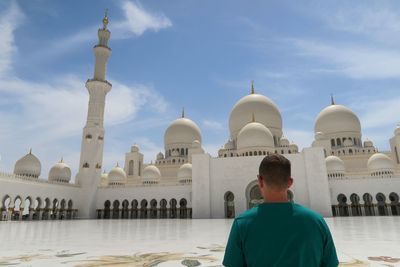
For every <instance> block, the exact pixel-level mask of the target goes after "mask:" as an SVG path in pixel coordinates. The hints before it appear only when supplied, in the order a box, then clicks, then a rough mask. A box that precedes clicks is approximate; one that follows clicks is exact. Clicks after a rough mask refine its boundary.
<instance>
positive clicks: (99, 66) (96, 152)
mask: <svg viewBox="0 0 400 267" xmlns="http://www.w3.org/2000/svg"><path fill="white" fill-rule="evenodd" d="M107 25H108V15H107V11H106V13H105V15H104V18H103V27H102V28H100V29H99V30H98V38H99V42H98V44H97V45H95V46H94V47H93V52H94V55H95V58H96V60H95V68H94V75H93V78H92V79H88V80H87V81H86V88H87V90H88V91H89V108H88V115H87V120H86V125H85V127H84V128H83V136H82V145H81V158H80V165H79V172H78V174H77V177H76V183H77V184H79V185H80V186H81V187H82V189H83V190H84V192H82V193H83V194H84V195H83V197H85V198H87V199H86V200H85V201H84V203H85V202H86V203H85V206H82V207H81V210H79V214H80V215H79V217H83V218H89V217H93V215H94V213H95V206H94V201H95V195H96V191H97V186H98V185H99V182H100V178H101V168H102V162H103V145H104V108H105V100H106V95H107V93H108V92H109V91H110V90H111V86H112V85H111V83H109V82H108V81H107V80H106V77H105V76H106V65H107V60H108V57H109V56H110V54H111V49H110V48H109V47H108V40H109V39H110V31H109V30H108V29H107Z"/></svg>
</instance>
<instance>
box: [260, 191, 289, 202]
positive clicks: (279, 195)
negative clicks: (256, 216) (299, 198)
mask: <svg viewBox="0 0 400 267" xmlns="http://www.w3.org/2000/svg"><path fill="white" fill-rule="evenodd" d="M264 200H265V202H268V203H283V202H288V201H289V200H288V197H287V191H286V190H285V191H279V192H277V191H267V192H265V195H264Z"/></svg>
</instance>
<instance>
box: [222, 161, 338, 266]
mask: <svg viewBox="0 0 400 267" xmlns="http://www.w3.org/2000/svg"><path fill="white" fill-rule="evenodd" d="M290 169H291V166H290V161H289V160H288V159H286V158H285V157H284V156H281V155H277V154H273V155H269V156H266V157H265V158H264V159H263V160H262V162H261V164H260V168H259V175H258V186H259V188H260V192H261V194H262V196H263V198H264V200H265V203H262V204H260V205H258V206H257V207H254V208H252V209H250V210H248V211H246V212H244V213H243V214H241V215H239V216H238V217H237V218H236V219H235V220H234V222H233V225H232V229H231V233H230V235H229V240H228V244H227V247H226V251H225V257H224V261H223V264H224V265H225V266H227V267H242V266H247V267H256V266H257V267H258V266H262V267H269V266H274V267H275V266H276V267H278V266H279V267H281V266H283V267H285V266H289V267H291V266H293V267H314V266H315V267H325V266H326V267H336V266H338V264H339V262H338V259H337V256H336V250H335V245H334V243H333V240H332V236H331V233H330V231H329V228H328V226H327V225H326V223H325V221H324V219H323V218H322V216H321V215H319V214H317V213H315V212H314V211H312V210H309V209H307V208H305V207H303V206H301V205H298V204H294V203H291V202H289V201H288V198H287V190H288V188H289V187H290V186H291V185H292V184H293V179H292V178H291V170H290Z"/></svg>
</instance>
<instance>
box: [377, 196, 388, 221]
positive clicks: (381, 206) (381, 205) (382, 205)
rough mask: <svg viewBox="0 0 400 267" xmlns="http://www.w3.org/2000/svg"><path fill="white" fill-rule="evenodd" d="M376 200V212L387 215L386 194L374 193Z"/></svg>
mask: <svg viewBox="0 0 400 267" xmlns="http://www.w3.org/2000/svg"><path fill="white" fill-rule="evenodd" d="M376 201H377V202H378V214H379V216H386V215H388V210H387V206H386V196H385V195H384V194H382V193H378V194H376Z"/></svg>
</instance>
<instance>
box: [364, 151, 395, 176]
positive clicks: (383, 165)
mask: <svg viewBox="0 0 400 267" xmlns="http://www.w3.org/2000/svg"><path fill="white" fill-rule="evenodd" d="M367 166H368V170H369V171H370V172H376V171H391V170H393V168H394V164H393V160H392V159H391V158H390V157H389V156H387V155H385V154H382V153H375V154H373V155H372V156H371V157H370V158H369V159H368V163H367Z"/></svg>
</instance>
